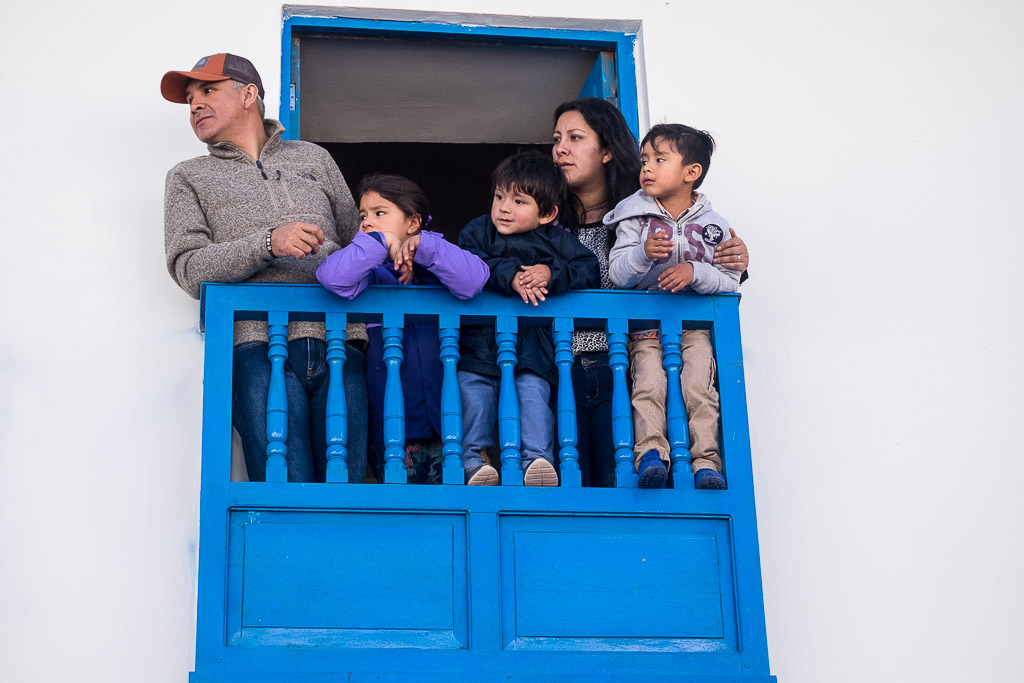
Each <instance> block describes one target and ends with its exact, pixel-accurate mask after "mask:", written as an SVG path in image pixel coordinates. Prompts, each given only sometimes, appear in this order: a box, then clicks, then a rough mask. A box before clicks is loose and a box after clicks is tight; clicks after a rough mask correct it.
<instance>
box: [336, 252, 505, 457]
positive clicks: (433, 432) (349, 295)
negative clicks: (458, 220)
mask: <svg viewBox="0 0 1024 683" xmlns="http://www.w3.org/2000/svg"><path fill="white" fill-rule="evenodd" d="M421 234H422V237H421V238H420V246H419V249H417V250H416V257H415V259H414V260H415V265H414V268H413V280H412V283H411V284H412V285H444V286H445V287H447V288H448V291H450V292H451V293H452V295H453V296H455V297H456V298H459V299H469V298H471V297H473V296H475V295H476V294H478V293H479V292H480V290H481V289H483V287H484V284H485V283H486V282H487V278H488V277H490V271H489V270H488V268H487V264H485V263H484V262H483V261H482V260H481V259H480V258H478V257H477V256H474V255H473V254H471V253H469V252H468V251H464V250H462V249H460V248H458V247H457V246H455V245H454V244H451V243H450V242H447V241H445V239H444V237H442V236H441V235H439V234H438V233H435V232H422V233H421ZM316 277H317V279H318V280H320V282H321V283H322V284H323V286H324V287H326V288H327V289H329V290H331V291H332V292H334V293H335V294H338V295H339V296H343V297H345V298H346V299H353V298H355V296H356V295H358V294H359V292H361V291H363V290H364V289H366V287H367V285H397V284H398V272H397V271H396V270H395V269H394V267H393V264H392V263H391V261H390V260H389V259H388V250H387V248H385V247H384V245H383V244H381V242H379V241H378V239H377V237H376V236H372V235H369V234H367V233H364V232H360V233H356V236H355V237H354V238H353V240H352V243H351V244H349V245H348V246H347V247H345V248H344V249H341V250H340V251H336V252H335V253H333V254H331V256H330V257H328V259H327V260H326V261H325V262H324V263H323V264H321V266H320V267H319V268H318V269H317V271H316ZM366 332H367V336H369V339H370V343H369V347H368V348H367V350H366V388H367V393H368V398H369V416H368V422H369V424H368V427H369V435H368V436H369V438H368V441H369V442H370V443H383V441H384V380H385V378H386V376H387V370H386V366H385V365H384V340H383V338H382V335H381V328H380V325H367V329H366ZM403 336H404V338H403V341H402V347H403V350H404V360H403V361H402V365H401V368H400V371H399V374H400V376H401V378H402V393H403V395H404V397H405V438H406V439H436V438H439V436H440V434H441V379H442V376H443V367H442V365H441V357H440V355H441V344H440V340H439V339H438V336H437V325H436V324H435V323H406V325H405V328H404V335H403Z"/></svg>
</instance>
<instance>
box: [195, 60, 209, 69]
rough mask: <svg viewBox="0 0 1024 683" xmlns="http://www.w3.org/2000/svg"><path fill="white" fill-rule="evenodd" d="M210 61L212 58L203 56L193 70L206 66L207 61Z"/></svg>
mask: <svg viewBox="0 0 1024 683" xmlns="http://www.w3.org/2000/svg"><path fill="white" fill-rule="evenodd" d="M208 61H210V58H209V57H203V58H202V59H200V60H199V61H198V62H196V65H195V66H194V67H192V70H193V71H195V70H196V69H201V68H203V67H204V66H206V63H207V62H208Z"/></svg>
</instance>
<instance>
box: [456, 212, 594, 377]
mask: <svg viewBox="0 0 1024 683" xmlns="http://www.w3.org/2000/svg"><path fill="white" fill-rule="evenodd" d="M459 246H460V247H462V248H463V249H465V250H466V251H468V252H470V253H472V254H476V255H477V256H479V257H480V258H482V259H483V260H484V263H486V264H487V267H488V268H490V270H491V276H490V278H488V280H487V288H488V289H493V290H494V291H496V292H501V293H502V294H507V295H511V296H516V297H518V296H519V294H517V293H516V292H515V291H514V290H513V289H512V278H514V277H515V276H516V274H517V273H518V272H519V267H520V266H533V265H536V264H538V263H541V264H544V265H546V266H547V267H548V268H550V269H551V280H550V282H549V283H548V287H547V289H548V295H549V296H550V295H554V294H560V293H561V292H567V291H569V290H571V289H591V288H597V287H600V286H601V273H600V268H599V266H598V261H597V257H596V256H594V253H593V252H592V251H590V250H589V249H587V248H586V247H585V246H583V245H582V244H580V241H579V240H578V239H576V237H575V236H574V235H573V234H572V233H571V232H569V231H568V230H565V229H564V228H562V227H560V226H558V225H557V224H555V223H549V224H547V225H542V226H540V227H538V228H537V229H536V230H531V231H530V232H526V233H520V234H517V235H502V234H501V233H499V232H498V230H497V229H496V228H495V227H494V223H493V222H492V221H491V217H490V216H480V217H479V218H477V219H474V220H473V221H471V222H470V223H469V224H468V225H467V226H466V227H465V228H463V229H462V232H461V233H459ZM543 308H544V304H543V303H541V304H540V310H543ZM516 351H517V353H518V363H517V365H516V371H517V372H519V371H523V370H528V371H530V372H533V373H536V374H538V375H540V376H541V377H543V378H544V379H546V380H547V381H548V382H550V383H551V384H556V383H557V382H558V371H557V369H556V368H555V345H554V342H553V341H552V339H551V329H550V328H549V327H547V326H527V325H522V326H520V327H519V337H518V339H517V344H516ZM459 353H460V355H461V359H460V360H459V370H466V371H469V372H476V373H479V374H482V375H488V376H491V377H500V376H501V371H500V369H499V368H498V345H497V342H496V340H495V338H494V327H493V326H491V325H487V326H479V325H474V326H465V327H463V328H462V334H461V337H460V342H459Z"/></svg>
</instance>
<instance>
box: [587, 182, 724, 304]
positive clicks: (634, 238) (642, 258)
mask: <svg viewBox="0 0 1024 683" xmlns="http://www.w3.org/2000/svg"><path fill="white" fill-rule="evenodd" d="M694 194H696V200H695V201H694V203H693V206H691V207H690V208H689V209H688V210H686V211H685V212H683V214H682V215H681V216H679V218H678V220H676V219H673V218H672V216H670V215H669V214H668V212H666V211H665V210H664V209H662V208H661V206H659V205H658V203H657V202H656V201H655V200H654V198H653V197H648V196H647V195H646V194H644V191H643V190H637V192H636V193H634V194H632V195H630V196H628V197H626V198H625V199H623V200H622V201H621V202H619V203H618V205H617V206H616V207H615V208H614V209H612V210H611V211H610V212H609V213H608V215H606V216H605V217H604V222H605V225H608V226H612V225H614V226H615V246H614V247H612V250H611V253H610V254H609V256H608V275H609V277H611V280H612V282H613V283H615V285H616V286H617V287H622V288H623V289H657V288H658V276H659V275H660V274H661V273H662V271H664V270H665V269H667V268H669V267H671V266H674V265H676V264H678V263H685V262H686V261H689V262H691V263H692V264H693V282H692V283H691V284H690V285H688V286H687V287H685V288H684V291H687V290H692V291H695V292H699V293H701V294H717V293H719V292H735V291H737V290H738V289H739V286H740V274H739V272H738V271H735V270H730V269H728V268H726V267H724V266H718V265H715V264H713V263H712V262H711V259H712V258H713V257H714V255H715V248H716V247H717V246H718V245H719V244H721V243H722V242H724V241H725V240H727V239H729V223H728V222H727V221H726V220H725V218H723V217H722V216H721V215H719V214H718V213H715V212H714V211H712V210H711V202H710V201H708V198H707V197H706V196H705V195H702V194H699V193H694ZM658 229H661V230H663V231H664V232H665V233H666V234H667V235H668V236H669V237H671V238H672V242H673V243H674V244H675V249H674V251H673V252H672V254H670V255H669V256H668V257H666V258H664V259H660V260H658V261H652V260H650V259H649V258H647V255H646V254H645V253H644V241H645V240H646V239H647V236H648V235H650V234H651V233H652V232H653V231H655V230H658Z"/></svg>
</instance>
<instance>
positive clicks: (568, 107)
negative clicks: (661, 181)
mask: <svg viewBox="0 0 1024 683" xmlns="http://www.w3.org/2000/svg"><path fill="white" fill-rule="evenodd" d="M567 111H578V112H579V113H580V114H581V115H582V116H583V120H584V121H586V122H587V125H588V126H590V127H591V128H593V129H594V132H595V133H597V139H598V142H599V143H600V144H601V146H602V147H604V148H605V149H606V150H608V152H609V153H610V154H611V155H612V159H611V161H609V162H608V163H607V164H605V165H604V179H605V182H606V183H607V185H608V208H609V210H611V208H612V207H614V206H615V205H616V204H618V203H619V202H621V201H622V200H623V199H625V198H626V197H628V196H629V195H631V194H633V193H634V192H636V191H637V190H639V189H640V148H639V146H638V145H637V144H636V138H635V137H633V133H632V132H631V131H630V130H629V125H627V124H626V118H625V117H624V116H623V115H622V112H620V111H619V110H618V109H617V108H616V107H615V105H613V104H612V103H611V102H608V101H607V100H602V99H600V98H597V97H584V98H581V99H578V100H571V101H569V102H563V103H562V104H560V105H558V108H557V109H555V115H554V117H553V121H552V125H553V126H556V125H558V117H559V116H561V115H562V114H564V113H565V112H567ZM570 199H571V200H572V203H573V204H574V208H575V209H576V214H577V215H575V216H571V217H567V218H570V222H569V224H570V225H574V223H578V222H579V218H578V217H579V216H580V215H582V214H583V205H582V204H581V203H580V201H579V199H578V198H577V197H576V195H574V194H572V191H571V190H570Z"/></svg>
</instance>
